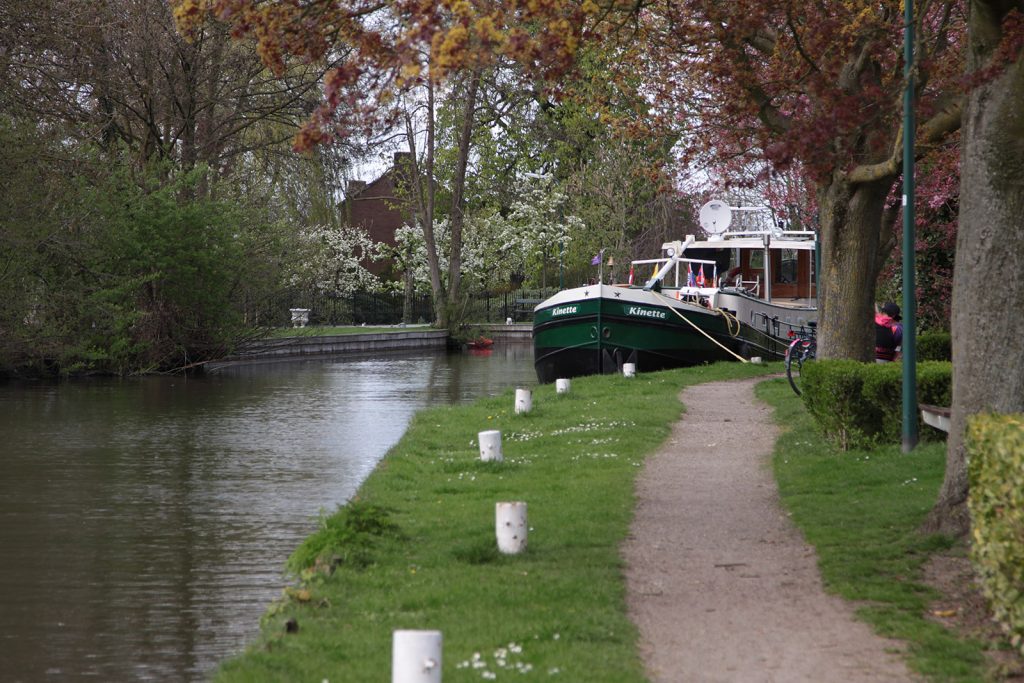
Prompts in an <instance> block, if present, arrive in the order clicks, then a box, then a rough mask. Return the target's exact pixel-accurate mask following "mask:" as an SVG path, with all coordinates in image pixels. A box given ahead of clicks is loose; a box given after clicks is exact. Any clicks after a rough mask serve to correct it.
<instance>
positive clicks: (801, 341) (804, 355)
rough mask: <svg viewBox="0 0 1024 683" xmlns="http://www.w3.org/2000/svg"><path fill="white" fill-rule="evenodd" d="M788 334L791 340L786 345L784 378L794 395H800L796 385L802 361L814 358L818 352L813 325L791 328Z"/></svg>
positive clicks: (802, 364) (798, 380)
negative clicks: (805, 327) (806, 327)
mask: <svg viewBox="0 0 1024 683" xmlns="http://www.w3.org/2000/svg"><path fill="white" fill-rule="evenodd" d="M789 334H790V336H791V337H793V341H791V342H790V343H789V346H788V347H786V379H788V380H789V386H791V387H793V391H795V392H796V395H797V396H800V387H799V386H797V385H798V384H799V382H800V370H801V369H802V368H803V366H804V363H806V362H807V361H812V360H814V356H815V355H816V354H817V353H818V341H817V338H816V335H815V325H814V323H811V324H810V326H809V329H806V330H805V329H804V328H802V327H801V328H800V329H799V330H791V331H790V333H789Z"/></svg>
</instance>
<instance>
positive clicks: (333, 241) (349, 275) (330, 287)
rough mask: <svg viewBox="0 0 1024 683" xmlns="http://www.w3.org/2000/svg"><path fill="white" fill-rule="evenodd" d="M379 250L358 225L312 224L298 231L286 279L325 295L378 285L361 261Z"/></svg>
mask: <svg viewBox="0 0 1024 683" xmlns="http://www.w3.org/2000/svg"><path fill="white" fill-rule="evenodd" d="M377 253H378V247H377V245H376V243H375V242H374V241H373V240H371V239H370V236H369V234H367V233H366V231H365V230H362V229H360V228H351V227H346V228H337V227H334V226H331V225H314V226H311V227H309V228H306V229H305V230H303V231H302V232H300V233H299V235H298V240H297V241H296V249H295V254H294V259H293V260H292V268H293V270H292V273H291V275H290V277H289V283H290V284H291V285H293V286H296V287H303V288H306V289H309V290H312V291H314V292H316V293H318V294H322V295H326V296H345V295H348V294H351V293H353V292H356V291H375V290H378V289H380V280H379V279H378V278H377V276H376V275H374V274H373V273H371V272H370V271H368V270H367V269H366V267H365V266H364V265H363V262H364V261H365V260H366V259H367V258H369V259H373V258H375V257H376V255H377Z"/></svg>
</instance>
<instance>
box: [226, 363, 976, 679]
mask: <svg viewBox="0 0 1024 683" xmlns="http://www.w3.org/2000/svg"><path fill="white" fill-rule="evenodd" d="M779 369H780V368H779V365H778V364H770V365H759V366H755V365H739V364H735V363H725V364H719V365H715V366H709V367H702V368H693V369H688V370H676V371H671V372H665V373H655V374H645V375H641V376H639V377H636V378H634V379H625V378H622V377H614V376H607V377H590V378H579V379H575V380H573V385H572V392H571V393H569V394H568V395H565V396H558V395H556V394H555V391H554V387H553V386H550V385H549V386H542V387H537V388H536V389H535V390H534V396H533V403H534V409H533V411H532V412H531V413H529V414H527V415H515V414H514V413H513V409H512V407H513V395H512V391H511V390H510V391H508V392H506V393H505V394H504V395H502V396H499V397H496V398H492V399H485V400H482V401H480V402H477V403H475V404H473V405H471V406H458V407H447V408H435V409H431V410H427V411H424V412H421V413H419V414H418V415H417V416H416V418H415V419H414V420H413V423H412V425H411V426H410V428H409V430H408V432H407V433H406V435H405V437H404V438H403V439H402V440H401V441H400V442H399V443H398V444H397V445H396V446H395V447H394V448H393V449H392V450H391V451H390V452H389V453H388V455H387V456H386V457H385V459H384V460H383V461H382V462H381V463H380V464H379V466H378V467H377V468H376V470H375V471H374V473H373V474H372V475H371V476H370V478H369V479H368V480H367V481H366V482H365V484H364V485H363V487H362V488H361V490H360V492H359V494H358V497H357V500H356V501H353V503H352V504H350V505H349V506H347V507H346V508H344V509H342V510H339V511H338V512H336V513H334V514H332V515H330V516H327V517H325V518H324V519H323V520H322V528H321V529H320V530H319V531H318V532H316V533H314V534H313V535H311V536H310V537H309V538H308V539H307V540H306V541H305V542H304V543H303V544H302V545H301V546H300V547H299V548H298V549H297V550H296V552H295V554H294V555H293V556H292V558H291V560H290V564H291V568H292V569H293V570H294V571H296V572H298V573H300V574H301V575H302V581H301V582H300V583H299V584H298V586H297V587H295V588H291V589H289V590H288V591H287V592H286V596H285V597H284V598H282V600H281V601H279V602H278V603H277V604H275V605H274V606H273V607H272V608H271V609H270V610H269V611H268V613H267V615H266V616H265V617H264V620H263V630H262V634H261V636H260V637H259V639H258V640H257V642H255V643H254V644H253V645H252V646H251V647H250V648H249V649H248V651H247V652H246V653H245V654H243V655H242V656H239V657H237V658H235V659H233V660H229V661H227V662H225V663H224V664H223V665H222V667H221V669H220V671H219V672H218V674H217V680H220V681H245V682H249V681H322V680H324V679H326V680H329V681H331V682H332V683H338V682H339V681H384V680H388V679H389V677H390V670H391V634H392V631H394V630H395V629H420V628H423V629H439V630H441V631H442V632H443V634H444V656H443V680H444V681H446V683H451V682H453V681H479V680H486V679H485V678H484V676H483V674H484V672H492V673H495V674H497V678H498V680H507V679H509V678H514V679H516V680H520V679H522V680H535V679H553V680H563V681H574V682H575V681H587V682H602V681H607V682H609V683H630V682H633V681H637V682H639V681H643V680H645V678H644V673H643V667H642V663H641V661H640V658H639V655H638V653H637V650H636V637H637V634H636V631H635V629H634V627H633V625H632V624H631V622H630V621H629V619H628V618H627V616H626V610H625V588H624V580H623V576H622V560H621V555H620V546H621V544H622V542H623V540H624V538H625V535H626V533H627V530H628V526H629V522H630V520H631V518H632V514H633V505H634V500H633V484H634V479H635V476H636V473H637V472H638V471H639V468H640V466H641V465H642V464H643V461H644V458H645V457H646V456H647V455H648V454H650V453H652V452H653V451H654V450H655V449H656V448H657V447H658V446H659V445H660V444H661V443H662V442H663V440H664V439H665V437H666V436H667V435H668V433H669V429H670V427H671V424H672V423H673V422H674V421H675V420H676V419H678V417H679V416H680V413H681V410H682V407H681V406H680V404H679V402H678V400H677V397H678V394H679V391H680V390H681V389H682V388H683V387H684V386H686V385H689V384H696V383H700V382H706V381H714V380H721V379H731V378H740V377H749V376H755V375H759V374H764V373H767V372H772V371H774V372H778V371H779ZM758 392H759V395H760V396H761V397H762V398H763V399H764V400H767V401H768V402H769V403H771V404H772V405H773V406H775V408H776V416H777V419H778V420H779V422H780V423H782V424H783V425H785V426H786V427H787V431H786V432H785V433H784V434H783V435H782V436H781V437H780V439H779V441H778V444H777V450H776V454H775V460H774V466H775V473H776V477H777V479H778V481H779V487H780V492H781V494H782V497H783V502H784V505H785V506H786V507H787V508H788V509H789V510H790V511H791V513H792V518H793V519H794V521H795V523H796V524H797V525H798V526H799V527H800V528H801V529H802V530H803V533H804V534H805V536H806V538H807V539H808V541H809V542H811V543H812V544H814V545H815V547H816V548H817V552H818V555H819V558H820V566H821V571H822V574H823V578H824V581H825V584H826V586H827V587H828V588H829V589H830V590H832V591H834V592H836V593H838V594H839V595H841V596H843V597H844V598H847V599H849V600H854V601H856V602H857V603H858V604H859V610H858V614H859V615H860V616H861V617H862V618H863V619H865V620H866V621H868V622H869V623H871V624H872V625H873V626H874V627H875V628H876V629H877V630H878V631H879V632H880V633H882V634H884V635H888V636H892V637H895V638H899V639H902V640H905V641H906V642H907V643H908V646H907V649H908V661H909V663H910V665H911V666H912V667H913V668H914V669H915V670H917V671H919V672H921V673H923V674H926V675H927V677H928V678H929V679H931V680H934V681H983V680H986V679H985V671H986V667H985V663H984V657H983V645H982V644H981V643H978V642H974V641H967V640H962V639H959V638H957V637H956V636H954V635H953V634H951V633H950V632H948V631H947V630H945V629H944V628H942V627H941V626H939V625H936V624H933V623H931V622H929V621H927V620H926V619H924V617H923V615H924V614H925V613H926V612H927V609H928V604H929V602H930V601H931V600H932V598H933V597H934V595H933V593H932V591H931V590H930V589H928V588H927V587H926V586H924V585H923V584H922V583H921V566H922V564H923V563H924V561H925V560H926V559H927V558H928V556H929V555H930V554H931V553H933V552H935V551H937V550H942V549H946V548H948V547H949V546H950V542H949V541H948V539H945V538H942V537H924V536H921V535H919V534H918V533H917V528H918V526H919V524H920V522H921V520H922V519H923V517H924V515H925V513H926V512H927V511H928V509H929V508H930V507H931V505H932V503H933V502H934V499H935V496H936V493H937V490H938V487H939V484H940V482H941V479H942V471H943V462H944V453H943V447H942V445H941V444H931V445H927V446H924V447H921V448H919V449H917V450H916V451H915V452H914V453H912V454H909V455H902V454H901V453H900V452H899V448H898V447H892V448H879V449H876V450H872V451H851V452H847V453H839V452H837V451H835V450H833V449H831V447H829V446H828V445H827V444H825V443H824V442H823V441H822V439H821V438H820V437H819V436H818V434H817V433H816V431H815V429H814V426H813V424H812V423H811V421H810V418H809V417H808V416H807V414H806V412H805V411H804V409H803V406H802V404H801V403H800V401H799V400H798V399H797V398H796V397H795V396H793V394H792V392H791V391H790V389H789V387H788V385H787V384H786V383H785V380H770V381H768V382H765V383H763V384H761V385H760V386H759V388H758ZM485 429H499V430H501V432H502V437H503V438H502V440H503V451H504V456H505V461H504V462H502V463H484V462H481V461H480V460H479V452H478V446H477V444H476V437H477V433H478V432H480V431H483V430H485ZM512 500H523V501H526V502H527V503H528V505H529V513H528V518H529V527H530V531H529V547H528V549H527V550H526V552H525V553H523V554H521V555H517V556H504V555H501V554H499V553H498V552H497V550H496V543H495V537H494V504H495V503H496V502H498V501H512ZM310 567H312V568H310ZM327 568H331V569H332V570H331V571H325V570H326V569H327ZM289 621H292V622H293V623H294V624H297V625H298V631H297V632H294V633H286V630H287V629H286V624H287V623H288V622H289ZM500 655H503V657H499V656H500ZM474 661H476V662H480V663H482V664H483V667H482V668H474V666H473V662H474ZM502 662H503V664H502ZM516 667H518V669H516ZM526 667H529V671H528V675H525V676H524V675H522V673H521V672H522V670H523V669H524V668H526Z"/></svg>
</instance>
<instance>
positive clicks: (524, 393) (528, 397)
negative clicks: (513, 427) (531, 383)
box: [516, 387, 533, 415]
mask: <svg viewBox="0 0 1024 683" xmlns="http://www.w3.org/2000/svg"><path fill="white" fill-rule="evenodd" d="M532 409H533V393H532V392H531V391H530V390H529V389H525V388H523V387H519V388H518V389H516V415H518V414H519V413H528V412H530V410H532Z"/></svg>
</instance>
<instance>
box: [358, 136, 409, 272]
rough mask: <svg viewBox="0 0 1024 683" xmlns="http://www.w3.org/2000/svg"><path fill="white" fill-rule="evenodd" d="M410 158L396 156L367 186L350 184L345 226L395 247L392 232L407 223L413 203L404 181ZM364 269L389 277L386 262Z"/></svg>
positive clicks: (388, 265)
mask: <svg viewBox="0 0 1024 683" xmlns="http://www.w3.org/2000/svg"><path fill="white" fill-rule="evenodd" d="M411 167H412V157H411V155H410V154H409V152H396V153H395V156H394V162H393V164H392V166H391V168H390V169H388V170H387V171H385V172H384V173H383V174H382V175H381V176H380V177H378V178H377V179H376V180H374V181H371V182H364V181H361V180H353V181H350V182H349V185H348V192H347V193H346V196H345V200H344V201H343V202H342V215H343V216H344V218H345V222H346V223H347V224H348V225H350V226H353V227H360V228H363V229H364V230H366V232H367V233H369V235H370V239H372V240H373V241H374V242H384V243H386V244H391V245H394V244H395V231H396V230H397V229H398V228H400V227H401V226H402V225H403V224H404V223H407V222H409V221H410V218H411V216H412V213H413V212H412V206H413V203H414V200H413V199H412V197H411V196H410V194H411V192H410V190H409V183H408V180H407V179H408V177H409V175H410V172H411ZM366 267H367V269H368V270H369V271H370V272H372V273H374V274H376V275H383V276H385V277H387V276H389V275H392V274H393V273H392V265H391V263H390V261H377V262H373V263H367V264H366Z"/></svg>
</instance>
